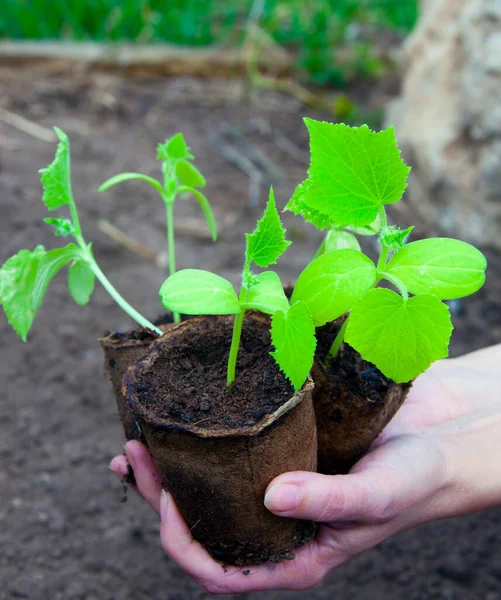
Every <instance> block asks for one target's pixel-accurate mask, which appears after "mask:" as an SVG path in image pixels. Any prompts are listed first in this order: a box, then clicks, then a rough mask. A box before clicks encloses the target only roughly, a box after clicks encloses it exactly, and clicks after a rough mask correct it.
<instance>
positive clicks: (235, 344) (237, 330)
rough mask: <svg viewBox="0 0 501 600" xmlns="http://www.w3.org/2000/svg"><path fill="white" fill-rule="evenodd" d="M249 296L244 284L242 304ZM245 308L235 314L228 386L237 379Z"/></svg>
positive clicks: (241, 293)
mask: <svg viewBox="0 0 501 600" xmlns="http://www.w3.org/2000/svg"><path fill="white" fill-rule="evenodd" d="M246 296H247V290H246V289H245V287H244V286H242V289H241V290H240V304H243V303H244V302H245V298H246ZM244 316H245V310H244V309H243V308H242V312H240V313H238V315H235V321H234V322H233V335H232V337H231V348H230V355H229V357H228V374H227V377H226V385H227V386H228V387H230V386H231V384H232V383H233V382H234V381H235V377H236V369H237V358H238V349H239V347H240V337H241V335H242V325H243V322H244Z"/></svg>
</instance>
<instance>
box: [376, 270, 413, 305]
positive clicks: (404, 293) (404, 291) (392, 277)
mask: <svg viewBox="0 0 501 600" xmlns="http://www.w3.org/2000/svg"><path fill="white" fill-rule="evenodd" d="M381 278H382V279H387V280H388V281H389V282H390V283H393V285H394V286H395V287H396V288H397V290H398V291H399V292H400V295H401V296H402V298H403V299H404V300H408V299H409V293H408V292H407V287H406V286H405V284H404V282H403V281H402V280H401V279H399V278H398V277H396V276H395V275H392V274H390V273H385V272H384V271H383V272H382V273H381Z"/></svg>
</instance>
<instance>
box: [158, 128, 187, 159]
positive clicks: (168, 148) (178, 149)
mask: <svg viewBox="0 0 501 600" xmlns="http://www.w3.org/2000/svg"><path fill="white" fill-rule="evenodd" d="M187 158H188V159H193V158H195V157H194V156H193V154H191V152H190V147H189V146H188V144H187V143H186V140H185V139H184V135H183V134H182V133H176V134H175V135H173V136H172V137H170V138H167V139H166V140H165V142H164V143H163V144H158V146H157V159H159V160H166V161H168V160H179V159H187Z"/></svg>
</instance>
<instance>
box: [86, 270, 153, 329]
mask: <svg viewBox="0 0 501 600" xmlns="http://www.w3.org/2000/svg"><path fill="white" fill-rule="evenodd" d="M89 266H90V268H91V269H92V272H93V273H94V275H95V276H96V278H97V279H98V280H99V282H100V283H101V285H102V286H103V287H104V289H105V290H106V291H107V292H108V294H109V295H110V296H111V297H112V298H113V300H115V302H116V303H117V304H118V306H120V308H121V309H122V310H124V311H125V312H126V313H127V314H128V315H129V317H131V318H132V319H134V321H136V322H137V323H138V324H139V325H140V326H141V327H144V328H145V329H151V330H152V331H154V332H155V333H157V334H158V335H162V333H163V331H162V330H161V329H159V328H158V327H156V326H155V325H153V323H150V322H149V321H148V319H145V318H144V317H143V315H141V314H140V313H138V312H137V310H136V309H135V308H133V307H132V306H131V305H130V304H129V303H128V302H127V301H126V300H124V298H122V296H121V295H120V294H119V293H118V292H117V290H116V289H115V287H114V286H113V285H112V283H111V282H110V280H109V279H108V278H107V277H106V275H105V274H104V273H103V272H102V271H101V269H100V267H99V265H98V264H97V263H96V261H95V260H92V261H91V262H90V264H89Z"/></svg>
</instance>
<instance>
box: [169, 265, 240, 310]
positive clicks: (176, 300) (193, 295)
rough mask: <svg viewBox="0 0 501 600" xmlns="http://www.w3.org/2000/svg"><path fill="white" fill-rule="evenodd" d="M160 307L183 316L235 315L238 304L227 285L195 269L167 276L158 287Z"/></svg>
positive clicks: (229, 285)
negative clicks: (162, 306) (161, 305)
mask: <svg viewBox="0 0 501 600" xmlns="http://www.w3.org/2000/svg"><path fill="white" fill-rule="evenodd" d="M160 298H161V300H162V304H163V305H164V306H165V308H167V309H168V310H171V311H172V312H178V313H183V314H185V315H235V314H237V313H239V312H240V302H239V300H238V297H237V294H236V293H235V290H234V289H233V286H232V285H231V283H230V282H229V281H228V280H226V279H223V278H222V277H220V276H219V275H215V274H214V273H210V272H209V271H201V270H199V269H183V270H182V271H178V272H177V273H174V275H171V276H170V277H169V278H168V279H166V280H165V281H164V283H163V284H162V287H161V288H160Z"/></svg>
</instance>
